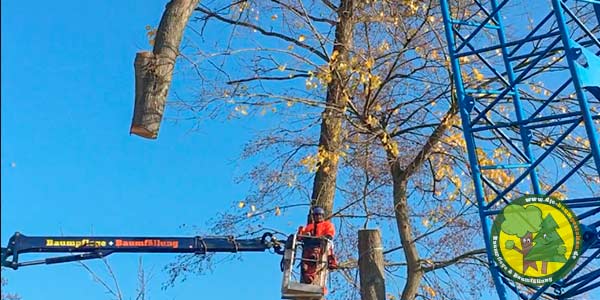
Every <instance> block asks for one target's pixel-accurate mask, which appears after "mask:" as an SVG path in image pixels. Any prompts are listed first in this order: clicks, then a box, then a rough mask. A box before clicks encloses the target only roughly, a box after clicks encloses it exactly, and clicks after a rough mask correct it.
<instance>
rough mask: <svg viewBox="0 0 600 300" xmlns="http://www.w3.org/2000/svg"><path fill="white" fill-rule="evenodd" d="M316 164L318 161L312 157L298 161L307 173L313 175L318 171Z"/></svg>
mask: <svg viewBox="0 0 600 300" xmlns="http://www.w3.org/2000/svg"><path fill="white" fill-rule="evenodd" d="M318 162H319V159H318V158H317V157H316V156H314V155H308V156H306V157H305V158H303V159H301V160H300V164H301V165H303V166H304V167H305V168H307V169H308V172H309V173H314V172H316V171H317V169H318V167H317V163H318Z"/></svg>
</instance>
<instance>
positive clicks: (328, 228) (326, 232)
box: [298, 206, 337, 284]
mask: <svg viewBox="0 0 600 300" xmlns="http://www.w3.org/2000/svg"><path fill="white" fill-rule="evenodd" d="M311 219H312V222H310V223H309V224H308V225H306V226H305V227H300V228H298V234H299V235H309V236H313V237H324V238H326V239H329V240H330V241H332V240H333V236H334V235H335V228H334V227H333V223H331V222H330V221H328V220H325V210H324V209H323V208H321V207H318V206H315V207H313V208H312V210H311ZM304 242H305V243H304V249H303V251H302V258H303V259H304V260H303V261H302V264H301V282H302V283H309V284H312V283H314V281H315V279H316V278H317V275H318V274H317V273H318V272H319V271H320V270H319V269H318V266H317V262H316V261H315V260H317V259H318V258H319V257H320V256H321V251H322V249H321V247H320V243H319V244H315V243H309V240H308V239H305V241H304ZM327 267H328V268H329V269H330V270H331V269H336V268H337V260H336V259H335V256H334V254H333V245H332V247H330V248H329V253H328V255H327Z"/></svg>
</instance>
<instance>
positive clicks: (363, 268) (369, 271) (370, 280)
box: [358, 229, 385, 300]
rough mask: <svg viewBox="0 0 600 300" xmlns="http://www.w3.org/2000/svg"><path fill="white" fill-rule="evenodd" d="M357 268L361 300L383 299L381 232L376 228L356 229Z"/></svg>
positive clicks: (383, 278) (383, 280)
mask: <svg viewBox="0 0 600 300" xmlns="http://www.w3.org/2000/svg"><path fill="white" fill-rule="evenodd" d="M358 270H359V274H360V297H361V299H362V300H385V277H384V271H385V270H384V264H383V247H382V246H381V234H380V233H379V230H377V229H363V230H359V231H358Z"/></svg>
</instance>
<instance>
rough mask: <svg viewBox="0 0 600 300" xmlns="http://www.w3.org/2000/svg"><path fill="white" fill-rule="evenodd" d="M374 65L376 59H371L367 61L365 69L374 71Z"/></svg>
mask: <svg viewBox="0 0 600 300" xmlns="http://www.w3.org/2000/svg"><path fill="white" fill-rule="evenodd" d="M374 64H375V59H373V58H372V57H369V58H368V59H367V61H366V62H365V67H366V68H367V69H372V68H373V65H374Z"/></svg>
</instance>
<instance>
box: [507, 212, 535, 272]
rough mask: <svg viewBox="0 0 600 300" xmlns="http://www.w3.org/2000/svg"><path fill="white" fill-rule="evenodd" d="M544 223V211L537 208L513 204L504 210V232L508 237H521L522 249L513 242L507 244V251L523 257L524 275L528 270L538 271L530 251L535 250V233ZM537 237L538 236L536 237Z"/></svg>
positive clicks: (509, 241)
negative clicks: (512, 251)
mask: <svg viewBox="0 0 600 300" xmlns="http://www.w3.org/2000/svg"><path fill="white" fill-rule="evenodd" d="M541 223H542V211H541V210H540V209H539V208H537V207H535V206H529V207H523V206H521V205H517V204H511V205H509V206H507V207H506V208H505V209H504V222H502V225H501V228H502V231H503V232H504V233H506V234H508V235H515V236H517V237H519V239H520V242H521V248H519V247H518V246H517V245H515V242H514V241H513V240H508V241H506V243H505V248H506V249H513V250H515V251H517V252H519V253H521V255H523V272H522V273H523V274H525V272H527V269H529V268H532V269H534V270H537V269H538V268H537V264H536V262H535V260H536V259H531V258H529V256H528V255H529V253H530V251H531V250H532V249H533V248H535V247H534V245H533V242H535V239H533V233H535V232H538V231H539V230H540V225H541ZM536 237H537V236H536Z"/></svg>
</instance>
